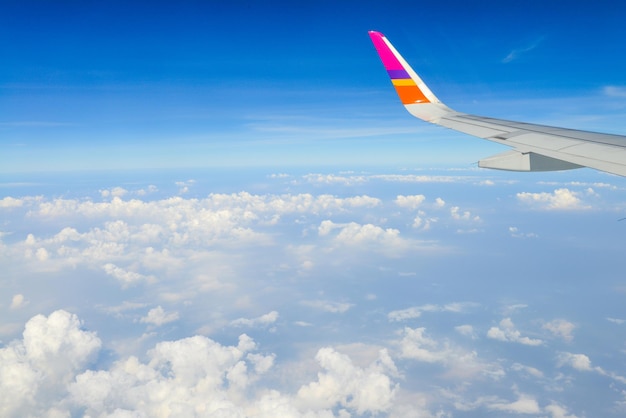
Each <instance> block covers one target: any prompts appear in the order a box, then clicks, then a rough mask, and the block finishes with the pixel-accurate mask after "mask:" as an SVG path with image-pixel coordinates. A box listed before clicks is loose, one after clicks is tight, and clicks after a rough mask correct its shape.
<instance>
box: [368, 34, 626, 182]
mask: <svg viewBox="0 0 626 418" xmlns="http://www.w3.org/2000/svg"><path fill="white" fill-rule="evenodd" d="M369 36H370V38H371V40H372V42H373V44H374V47H375V48H376V51H377V52H378V55H379V57H380V59H381V61H382V63H383V65H384V67H385V69H386V70H387V74H388V75H389V78H390V79H391V83H392V85H393V87H394V88H395V90H396V93H397V94H398V97H399V98H400V101H401V102H402V104H403V105H404V107H405V108H406V109H407V111H408V112H409V113H410V114H412V115H413V116H415V117H417V118H419V119H422V120H424V121H426V122H430V123H434V124H437V125H440V126H443V127H446V128H449V129H453V130H456V131H459V132H463V133H465V134H468V135H472V136H476V137H479V138H483V139H487V140H489V141H493V142H497V143H500V144H503V145H507V146H510V147H512V148H513V149H512V150H510V151H508V152H504V153H501V154H497V155H494V156H492V157H488V158H485V159H483V160H480V161H479V163H478V165H479V167H484V168H492V169H498V170H508V171H556V170H569V169H574V168H581V167H591V168H594V169H597V170H600V171H605V172H608V173H613V174H617V175H620V176H626V137H625V136H621V135H610V134H603V133H596V132H586V131H579V130H574V129H565V128H556V127H552V126H545V125H536V124H531V123H522V122H513V121H507V120H502V119H495V118H487V117H482V116H476V115H470V114H466V113H460V112H457V111H455V110H452V109H450V108H449V107H448V106H446V105H445V104H443V103H442V102H441V101H440V100H439V99H438V98H437V96H435V95H434V94H433V92H432V91H431V90H430V89H429V88H428V86H427V85H426V83H424V81H423V80H422V79H421V78H420V76H419V75H417V73H416V72H415V71H414V70H413V69H412V68H411V66H410V65H409V64H408V63H407V62H406V61H405V60H404V58H403V57H402V56H401V55H400V53H399V52H398V51H397V50H396V49H395V48H394V46H393V45H392V44H391V43H390V42H389V40H387V38H386V37H385V36H384V35H383V34H382V33H380V32H376V31H370V32H369Z"/></svg>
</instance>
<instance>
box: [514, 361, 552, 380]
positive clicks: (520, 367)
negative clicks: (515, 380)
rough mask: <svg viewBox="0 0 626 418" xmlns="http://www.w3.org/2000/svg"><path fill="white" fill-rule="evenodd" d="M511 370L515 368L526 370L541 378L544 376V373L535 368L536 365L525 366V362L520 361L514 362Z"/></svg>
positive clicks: (519, 370) (518, 370)
mask: <svg viewBox="0 0 626 418" xmlns="http://www.w3.org/2000/svg"><path fill="white" fill-rule="evenodd" d="M511 370H514V371H516V372H524V373H526V374H528V375H530V376H532V377H535V378H538V379H541V378H543V377H544V373H543V372H542V371H541V370H539V369H537V368H535V367H531V366H525V365H523V364H520V363H513V365H512V366H511Z"/></svg>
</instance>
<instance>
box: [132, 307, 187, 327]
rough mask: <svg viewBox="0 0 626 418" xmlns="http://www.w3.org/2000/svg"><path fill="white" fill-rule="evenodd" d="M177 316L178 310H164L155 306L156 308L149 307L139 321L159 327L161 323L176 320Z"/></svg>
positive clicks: (178, 316)
mask: <svg viewBox="0 0 626 418" xmlns="http://www.w3.org/2000/svg"><path fill="white" fill-rule="evenodd" d="M179 318H180V315H179V314H178V312H165V310H164V309H163V308H162V307H161V306H157V307H156V308H153V309H150V310H149V311H148V314H147V315H146V316H144V317H142V318H141V319H140V320H139V322H141V323H143V324H152V325H156V326H157V327H160V326H161V325H165V324H169V323H170V322H174V321H177V320H178V319H179Z"/></svg>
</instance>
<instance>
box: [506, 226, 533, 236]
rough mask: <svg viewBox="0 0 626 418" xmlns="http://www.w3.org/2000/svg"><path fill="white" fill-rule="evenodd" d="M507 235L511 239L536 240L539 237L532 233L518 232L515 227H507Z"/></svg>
mask: <svg viewBox="0 0 626 418" xmlns="http://www.w3.org/2000/svg"><path fill="white" fill-rule="evenodd" d="M509 233H510V234H511V236H512V237H513V238H538V237H539V235H537V234H535V233H534V232H520V230H519V229H518V228H517V227H516V226H510V227H509Z"/></svg>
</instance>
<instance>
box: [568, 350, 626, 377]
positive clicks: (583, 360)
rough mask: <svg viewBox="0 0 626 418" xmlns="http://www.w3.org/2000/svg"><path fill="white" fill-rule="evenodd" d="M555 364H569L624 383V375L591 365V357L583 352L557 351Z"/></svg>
mask: <svg viewBox="0 0 626 418" xmlns="http://www.w3.org/2000/svg"><path fill="white" fill-rule="evenodd" d="M557 365H558V367H563V366H569V367H571V368H573V369H575V370H578V371H581V372H595V373H597V374H599V375H602V376H606V377H609V378H611V379H613V380H615V381H617V382H620V383H622V384H626V377H623V376H620V375H618V374H616V373H613V372H609V371H606V370H605V369H603V368H602V367H600V366H595V367H594V366H592V365H591V359H590V358H589V357H588V356H587V355H585V354H573V353H568V352H562V353H559V355H558V356H557Z"/></svg>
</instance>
